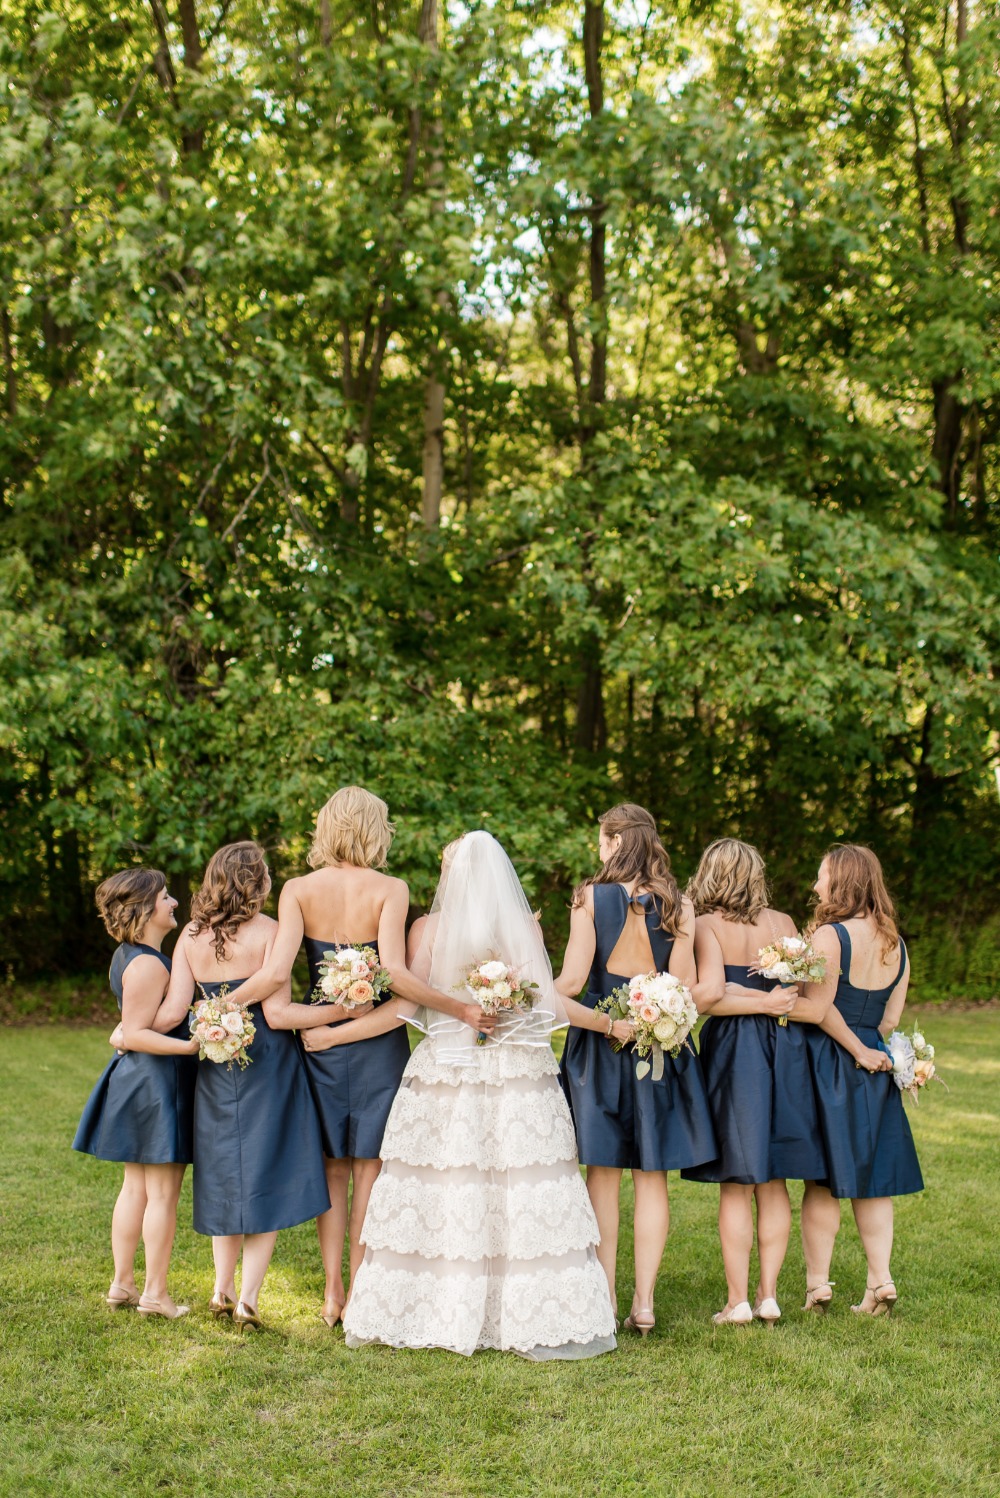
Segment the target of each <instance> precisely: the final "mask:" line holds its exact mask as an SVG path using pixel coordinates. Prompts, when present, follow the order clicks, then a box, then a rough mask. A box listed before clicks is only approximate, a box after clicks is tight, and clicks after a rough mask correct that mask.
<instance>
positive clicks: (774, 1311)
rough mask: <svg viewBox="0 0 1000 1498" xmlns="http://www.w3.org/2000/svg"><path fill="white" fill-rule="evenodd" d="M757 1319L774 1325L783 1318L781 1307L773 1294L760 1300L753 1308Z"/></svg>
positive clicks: (767, 1324) (768, 1324)
mask: <svg viewBox="0 0 1000 1498" xmlns="http://www.w3.org/2000/svg"><path fill="white" fill-rule="evenodd" d="M753 1316H754V1320H755V1321H763V1322H764V1323H765V1325H766V1326H773V1325H774V1323H775V1322H776V1321H778V1320H780V1319H781V1307H780V1306H779V1305H778V1302H777V1301H776V1300H775V1299H774V1296H773V1295H769V1296H767V1298H766V1299H765V1300H762V1301H760V1302H758V1304H757V1305H755V1306H754V1308H753Z"/></svg>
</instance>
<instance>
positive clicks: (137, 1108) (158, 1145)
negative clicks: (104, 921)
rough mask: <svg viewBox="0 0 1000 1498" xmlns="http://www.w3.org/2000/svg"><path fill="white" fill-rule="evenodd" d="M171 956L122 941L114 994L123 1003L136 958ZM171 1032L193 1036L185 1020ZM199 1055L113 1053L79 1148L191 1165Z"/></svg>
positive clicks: (108, 1156)
mask: <svg viewBox="0 0 1000 1498" xmlns="http://www.w3.org/2000/svg"><path fill="white" fill-rule="evenodd" d="M143 955H149V956H152V957H158V958H159V959H160V961H161V962H162V963H163V966H164V967H165V968H166V970H167V972H168V973H169V971H170V958H169V957H165V956H164V954H163V953H162V952H158V951H157V950H156V948H155V947H147V946H144V945H143V944H142V943H141V942H130V941H125V942H122V944H121V946H120V947H119V948H118V950H117V952H116V953H115V955H114V956H113V957H112V959H111V972H110V974H109V977H110V980H111V992H112V993H113V994H114V996H115V999H116V1001H117V1004H118V1008H119V1009H121V1007H122V980H123V978H124V976H125V969H126V968H127V967H128V965H129V963H130V962H132V961H133V960H134V959H135V958H136V957H141V956H143ZM170 1033H171V1035H172V1036H173V1037H174V1038H175V1039H177V1040H187V1039H188V1038H189V1037H188V1029H187V1024H186V1023H185V1022H184V1021H182V1022H181V1023H180V1024H179V1025H178V1026H177V1028H176V1029H174V1030H171V1032H170ZM197 1075H198V1063H197V1061H196V1059H195V1058H194V1056H151V1055H148V1054H144V1053H143V1052H141V1051H127V1052H126V1054H125V1055H124V1056H117V1055H116V1056H113V1057H112V1058H111V1060H110V1061H109V1062H108V1064H107V1066H106V1067H105V1068H104V1071H103V1072H102V1073H101V1076H100V1077H99V1079H98V1082H97V1085H96V1087H95V1088H94V1090H93V1092H92V1093H91V1094H90V1097H89V1099H88V1100H87V1106H86V1107H85V1108H84V1110H83V1117H82V1118H81V1119H80V1126H79V1128H78V1129H77V1131H76V1138H75V1139H74V1140H73V1148H74V1149H75V1150H80V1151H81V1152H82V1153H83V1154H85V1155H96V1157H97V1159H98V1160H115V1161H118V1162H119V1163H120V1164H129V1165H190V1164H191V1161H192V1160H193V1159H194V1154H193V1118H194V1088H195V1079H196V1077H197Z"/></svg>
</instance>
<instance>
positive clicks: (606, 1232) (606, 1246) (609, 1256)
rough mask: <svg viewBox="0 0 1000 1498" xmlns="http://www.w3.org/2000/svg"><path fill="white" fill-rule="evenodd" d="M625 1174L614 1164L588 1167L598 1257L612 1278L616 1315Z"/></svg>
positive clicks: (610, 1291) (612, 1300) (616, 1313)
mask: <svg viewBox="0 0 1000 1498" xmlns="http://www.w3.org/2000/svg"><path fill="white" fill-rule="evenodd" d="M621 1179H622V1173H621V1171H620V1170H618V1169H617V1167H615V1166H611V1165H588V1166H587V1191H588V1192H589V1194H590V1205H591V1206H592V1207H593V1209H594V1216H595V1217H596V1218H597V1231H598V1232H599V1233H600V1235H601V1241H600V1242H599V1243H598V1245H597V1257H598V1259H599V1261H600V1265H601V1268H602V1269H603V1270H604V1273H605V1274H606V1275H607V1277H608V1291H609V1293H610V1295H611V1304H612V1306H613V1307H614V1312H615V1315H616V1316H617V1315H618V1294H617V1291H616V1290H615V1269H616V1266H617V1262H618V1195H619V1191H620V1188H621Z"/></svg>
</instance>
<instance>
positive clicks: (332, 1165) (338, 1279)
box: [316, 1159, 351, 1316]
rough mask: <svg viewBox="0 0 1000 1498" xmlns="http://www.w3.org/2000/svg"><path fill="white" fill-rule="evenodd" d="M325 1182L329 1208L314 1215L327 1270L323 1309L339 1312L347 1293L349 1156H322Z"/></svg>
mask: <svg viewBox="0 0 1000 1498" xmlns="http://www.w3.org/2000/svg"><path fill="white" fill-rule="evenodd" d="M323 1163H324V1165H325V1166H326V1184H327V1186H328V1188H329V1191H330V1210H329V1212H324V1213H323V1214H322V1216H320V1217H317V1219H316V1233H317V1236H318V1237H319V1251H320V1254H321V1256H322V1259H323V1269H324V1271H325V1273H326V1289H325V1291H324V1294H323V1312H324V1314H325V1315H327V1316H339V1314H340V1312H341V1310H342V1309H343V1305H344V1302H345V1301H346V1299H347V1296H346V1295H345V1294H344V1239H345V1238H346V1236H347V1188H348V1185H349V1183H350V1179H351V1161H350V1160H349V1159H343V1160H331V1159H325V1160H324V1162H323Z"/></svg>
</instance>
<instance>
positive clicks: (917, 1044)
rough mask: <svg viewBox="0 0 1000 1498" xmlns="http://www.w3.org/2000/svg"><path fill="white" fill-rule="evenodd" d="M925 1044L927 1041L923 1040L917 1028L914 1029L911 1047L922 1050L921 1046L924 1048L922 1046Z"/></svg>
mask: <svg viewBox="0 0 1000 1498" xmlns="http://www.w3.org/2000/svg"><path fill="white" fill-rule="evenodd" d="M926 1044H927V1042H926V1041H925V1040H924V1037H923V1036H922V1035H921V1033H920V1031H919V1030H914V1032H913V1047H914V1050H917V1051H922V1050H923V1048H924V1046H925V1045H926Z"/></svg>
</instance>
